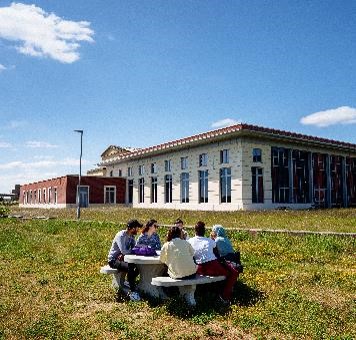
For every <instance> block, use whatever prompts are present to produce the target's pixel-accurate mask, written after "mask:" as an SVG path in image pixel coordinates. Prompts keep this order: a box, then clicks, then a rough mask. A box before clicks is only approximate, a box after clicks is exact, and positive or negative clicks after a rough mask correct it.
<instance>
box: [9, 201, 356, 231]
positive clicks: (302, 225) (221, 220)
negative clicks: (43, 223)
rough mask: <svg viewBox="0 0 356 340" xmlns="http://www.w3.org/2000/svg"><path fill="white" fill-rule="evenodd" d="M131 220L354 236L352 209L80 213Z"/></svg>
mask: <svg viewBox="0 0 356 340" xmlns="http://www.w3.org/2000/svg"><path fill="white" fill-rule="evenodd" d="M11 213H12V214H21V215H23V216H26V217H31V216H47V217H56V218H60V219H75V218H76V210H75V209H51V210H49V209H21V208H18V207H16V206H11ZM133 217H134V218H137V219H139V220H140V221H142V222H144V221H147V220H149V219H150V218H155V219H157V220H158V222H159V223H161V224H166V225H171V224H172V223H173V222H174V221H175V220H176V219H177V217H181V218H182V219H183V220H184V221H185V224H186V225H187V226H194V225H195V223H196V222H197V221H199V220H202V221H204V222H205V223H206V224H207V225H208V226H212V225H213V224H222V225H223V226H224V227H227V228H244V229H249V228H263V229H284V230H309V231H334V232H356V209H354V208H352V209H351V208H350V209H324V210H299V211H297V210H287V211H285V210H265V211H235V212H216V211H214V212H204V211H183V210H165V209H161V210H159V209H132V208H125V207H105V208H86V209H81V219H82V220H87V221H106V222H114V223H124V222H126V221H128V220H129V219H130V218H133Z"/></svg>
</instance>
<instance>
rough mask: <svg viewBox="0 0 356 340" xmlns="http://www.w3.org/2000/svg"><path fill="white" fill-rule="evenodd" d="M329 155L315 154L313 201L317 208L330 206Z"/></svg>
mask: <svg viewBox="0 0 356 340" xmlns="http://www.w3.org/2000/svg"><path fill="white" fill-rule="evenodd" d="M327 167H328V164H327V155H326V154H319V153H313V155H312V169H313V188H314V194H313V201H314V203H315V205H316V206H317V207H327V206H328V174H327Z"/></svg>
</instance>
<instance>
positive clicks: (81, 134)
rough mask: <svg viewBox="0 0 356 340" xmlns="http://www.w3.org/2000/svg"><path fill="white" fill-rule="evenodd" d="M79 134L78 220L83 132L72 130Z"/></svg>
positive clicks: (78, 216) (78, 212)
mask: <svg viewBox="0 0 356 340" xmlns="http://www.w3.org/2000/svg"><path fill="white" fill-rule="evenodd" d="M74 132H78V133H80V157H79V184H78V188H77V219H78V220H79V219H80V178H81V176H82V153H83V130H74Z"/></svg>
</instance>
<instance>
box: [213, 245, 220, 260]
mask: <svg viewBox="0 0 356 340" xmlns="http://www.w3.org/2000/svg"><path fill="white" fill-rule="evenodd" d="M213 253H214V255H215V256H216V258H217V259H220V254H219V250H218V247H216V246H215V247H214V248H213Z"/></svg>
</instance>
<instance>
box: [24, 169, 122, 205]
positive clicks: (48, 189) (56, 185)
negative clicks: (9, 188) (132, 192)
mask: <svg viewBox="0 0 356 340" xmlns="http://www.w3.org/2000/svg"><path fill="white" fill-rule="evenodd" d="M78 184H79V176H77V175H67V176H62V177H57V178H52V179H47V180H43V181H39V182H35V183H29V184H24V185H21V188H20V199H19V205H20V206H22V207H32V208H69V207H75V206H76V201H77V190H78ZM125 190H126V180H125V179H124V178H108V177H94V176H82V177H81V180H80V190H79V197H80V206H81V207H90V206H98V205H108V204H109V205H110V204H111V205H112V204H124V203H125V197H126V192H125Z"/></svg>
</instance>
